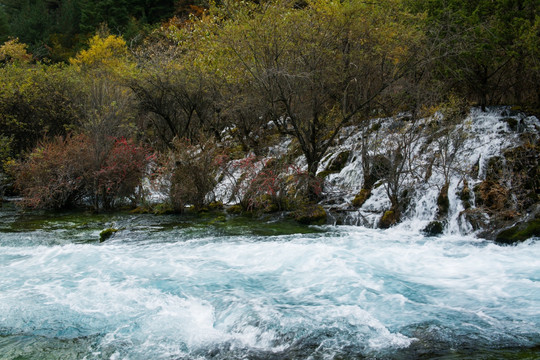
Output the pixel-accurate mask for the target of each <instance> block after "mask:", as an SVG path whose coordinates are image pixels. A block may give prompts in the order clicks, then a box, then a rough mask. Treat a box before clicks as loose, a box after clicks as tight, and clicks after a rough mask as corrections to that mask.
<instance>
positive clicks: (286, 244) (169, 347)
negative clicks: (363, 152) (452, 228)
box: [0, 226, 540, 359]
mask: <svg viewBox="0 0 540 360" xmlns="http://www.w3.org/2000/svg"><path fill="white" fill-rule="evenodd" d="M316 230H317V232H314V233H308V234H300V233H296V234H289V235H277V236H257V235H253V234H248V235H241V234H240V235H230V234H224V233H219V232H218V231H213V230H211V229H210V230H208V229H206V230H204V231H202V230H201V231H200V232H199V233H197V234H196V236H195V235H193V232H190V230H189V228H186V227H174V226H172V227H155V228H151V227H149V228H147V234H149V235H148V236H143V235H142V229H141V228H137V227H134V228H132V229H130V230H121V231H119V233H118V235H117V236H115V237H113V239H111V240H110V241H108V242H105V243H103V244H99V243H97V242H93V243H80V244H79V243H73V242H71V243H69V242H60V243H58V242H55V241H53V240H51V239H52V238H62V237H64V238H70V237H72V235H70V233H69V232H68V234H66V233H65V231H64V232H62V230H60V229H53V230H51V229H48V230H47V229H46V230H43V231H41V232H38V233H37V234H36V232H35V231H27V232H24V231H23V232H9V233H8V232H5V233H1V232H0V354H2V355H1V356H0V358H2V359H4V358H5V359H14V358H16V357H17V356H23V357H24V358H35V359H41V358H47V356H49V358H51V359H52V358H81V359H149V358H152V359H207V358H214V359H243V358H265V359H266V358H275V359H280V358H298V359H318V358H321V359H322V358H324V359H326V358H328V359H332V358H339V357H378V358H410V357H416V356H420V355H424V356H428V357H429V356H430V355H435V354H437V355H441V354H443V355H448V354H450V355H451V354H456V353H458V354H466V355H467V354H474V353H476V352H477V351H478V352H486V351H487V353H490V351H499V350H500V349H531V348H532V349H534V348H535V347H536V349H537V347H538V345H539V344H540V330H539V329H540V312H539V311H538V309H540V242H538V241H536V240H530V241H527V242H525V243H521V244H519V245H517V246H506V247H502V246H498V245H495V244H493V243H491V242H488V241H483V240H479V239H475V238H472V237H463V236H445V237H439V238H426V237H423V236H421V235H419V234H418V233H414V232H408V231H405V230H399V229H394V230H389V231H382V230H373V229H366V228H361V227H346V226H342V227H330V226H328V227H322V228H317V229H316ZM83 233H84V231H83ZM85 234H86V235H85V236H87V237H91V236H96V231H95V230H88V231H87V232H86V233H85ZM36 237H37V238H41V239H42V241H43V242H42V243H43V244H45V245H39V240H36ZM15 239H17V241H15Z"/></svg>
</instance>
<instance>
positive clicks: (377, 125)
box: [369, 123, 381, 132]
mask: <svg viewBox="0 0 540 360" xmlns="http://www.w3.org/2000/svg"><path fill="white" fill-rule="evenodd" d="M380 129H381V123H375V124H373V125H372V126H371V128H370V129H369V131H370V132H377V131H379V130H380Z"/></svg>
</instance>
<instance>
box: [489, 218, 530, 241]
mask: <svg viewBox="0 0 540 360" xmlns="http://www.w3.org/2000/svg"><path fill="white" fill-rule="evenodd" d="M533 236H540V220H538V219H535V220H531V221H529V222H526V223H523V224H518V225H515V226H512V227H511V228H509V229H506V230H503V231H501V232H500V233H499V234H498V235H497V238H496V239H495V241H496V242H498V243H501V244H513V243H516V242H520V241H525V240H527V239H529V238H531V237H533Z"/></svg>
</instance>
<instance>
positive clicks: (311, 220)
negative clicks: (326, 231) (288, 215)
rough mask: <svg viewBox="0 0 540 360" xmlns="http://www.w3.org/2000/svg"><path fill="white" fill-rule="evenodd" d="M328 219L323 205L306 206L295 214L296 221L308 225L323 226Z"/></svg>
mask: <svg viewBox="0 0 540 360" xmlns="http://www.w3.org/2000/svg"><path fill="white" fill-rule="evenodd" d="M326 217H327V214H326V211H325V210H324V208H323V207H322V206H321V205H306V206H303V207H302V208H300V209H298V210H296V211H295V212H294V219H295V220H296V221H298V222H299V223H301V224H306V225H323V224H325V223H326Z"/></svg>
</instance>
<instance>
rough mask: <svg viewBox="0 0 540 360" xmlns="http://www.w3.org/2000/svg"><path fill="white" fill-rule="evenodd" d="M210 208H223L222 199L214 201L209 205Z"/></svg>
mask: <svg viewBox="0 0 540 360" xmlns="http://www.w3.org/2000/svg"><path fill="white" fill-rule="evenodd" d="M208 208H209V209H210V210H223V203H222V202H221V201H213V202H211V203H210V204H209V205H208Z"/></svg>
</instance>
